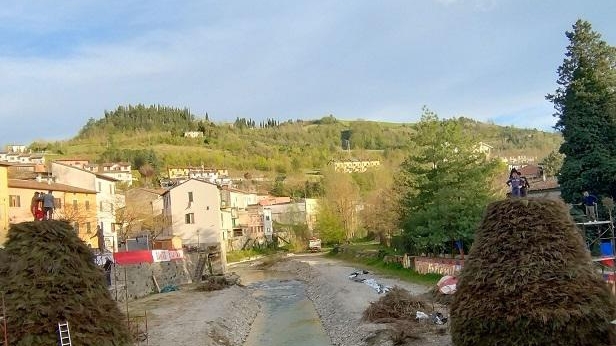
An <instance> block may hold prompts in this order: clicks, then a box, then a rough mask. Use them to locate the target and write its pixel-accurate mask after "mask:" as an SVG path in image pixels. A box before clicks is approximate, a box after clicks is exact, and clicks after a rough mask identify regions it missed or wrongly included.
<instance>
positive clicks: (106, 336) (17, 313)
mask: <svg viewBox="0 0 616 346" xmlns="http://www.w3.org/2000/svg"><path fill="white" fill-rule="evenodd" d="M0 291H1V292H3V293H4V294H5V297H4V298H5V302H6V315H7V329H8V335H9V344H10V345H19V346H30V345H32V346H35V345H37V346H38V345H58V344H59V343H58V341H59V337H58V322H64V321H68V323H69V327H70V331H71V337H72V342H73V345H97V346H123V345H130V337H129V333H128V330H127V327H126V317H125V316H123V315H122V313H121V312H120V310H119V309H118V307H117V305H116V303H115V302H114V301H113V300H112V299H111V296H110V294H109V291H108V290H107V288H106V284H105V281H104V274H103V272H102V270H101V269H100V268H98V267H97V266H96V265H95V264H94V263H93V260H92V253H91V251H90V250H89V249H88V247H87V246H86V245H85V244H84V243H83V242H82V241H81V240H80V239H79V238H78V237H77V235H76V234H75V231H74V230H73V229H72V227H70V226H69V225H68V224H67V223H65V222H61V221H35V222H24V223H21V224H16V225H12V226H11V228H10V229H9V233H8V240H7V242H6V244H5V250H4V251H3V254H2V262H0Z"/></svg>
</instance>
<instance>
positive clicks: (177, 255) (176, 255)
mask: <svg viewBox="0 0 616 346" xmlns="http://www.w3.org/2000/svg"><path fill="white" fill-rule="evenodd" d="M168 252H169V259H170V260H172V261H173V260H178V259H182V258H184V250H182V249H180V250H168Z"/></svg>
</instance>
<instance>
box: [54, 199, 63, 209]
mask: <svg viewBox="0 0 616 346" xmlns="http://www.w3.org/2000/svg"><path fill="white" fill-rule="evenodd" d="M53 207H54V208H56V209H62V200H61V199H60V198H54V199H53Z"/></svg>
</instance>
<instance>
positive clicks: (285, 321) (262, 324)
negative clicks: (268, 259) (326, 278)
mask: <svg viewBox="0 0 616 346" xmlns="http://www.w3.org/2000/svg"><path fill="white" fill-rule="evenodd" d="M244 278H245V276H242V281H244V282H245V280H244ZM262 278H263V280H262V281H255V282H252V283H250V284H249V285H248V287H250V288H252V289H254V295H255V297H256V298H257V299H258V300H259V302H260V304H261V311H260V313H259V315H257V318H256V319H255V321H254V323H253V324H252V328H251V330H250V334H249V335H248V338H247V339H246V342H245V343H244V346H285V345H289V346H328V345H331V342H330V340H329V337H328V336H327V334H326V333H325V330H324V329H323V325H322V324H321V320H320V319H319V316H318V314H317V312H316V310H315V308H314V305H313V304H312V302H311V301H310V300H309V299H308V298H307V297H306V291H305V286H304V283H302V282H301V281H297V280H286V279H284V278H272V277H268V274H267V273H265V274H262ZM252 279H255V277H252Z"/></svg>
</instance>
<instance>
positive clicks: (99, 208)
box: [98, 201, 103, 211]
mask: <svg viewBox="0 0 616 346" xmlns="http://www.w3.org/2000/svg"><path fill="white" fill-rule="evenodd" d="M98 211H103V202H102V201H101V202H98Z"/></svg>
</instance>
